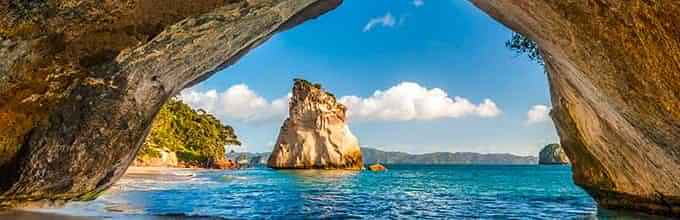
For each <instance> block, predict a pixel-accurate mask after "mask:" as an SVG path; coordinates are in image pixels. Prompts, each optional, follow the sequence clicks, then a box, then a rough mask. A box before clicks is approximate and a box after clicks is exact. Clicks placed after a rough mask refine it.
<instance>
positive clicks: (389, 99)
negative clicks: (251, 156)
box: [179, 82, 501, 122]
mask: <svg viewBox="0 0 680 220" xmlns="http://www.w3.org/2000/svg"><path fill="white" fill-rule="evenodd" d="M290 96H291V94H290V93H289V94H288V95H287V96H284V97H281V98H278V99H275V100H272V101H268V100H267V99H265V98H263V97H261V96H259V95H258V94H257V93H255V92H254V91H252V90H251V89H250V88H248V86H247V85H245V84H238V85H234V86H231V87H229V89H227V90H226V91H223V92H217V91H216V90H208V91H196V90H192V89H188V90H185V91H182V93H181V94H180V96H179V98H180V99H182V100H183V101H184V102H185V103H187V104H189V105H191V106H192V107H194V108H201V109H204V110H206V111H208V112H210V113H212V114H215V115H216V116H218V117H220V118H226V119H236V120H241V121H245V122H272V121H283V119H285V117H286V116H287V114H288V101H289V99H290ZM339 101H340V102H341V103H342V104H344V105H345V106H347V108H348V111H349V112H348V114H349V115H348V116H349V117H350V119H351V120H383V121H409V120H434V119H441V118H459V117H464V116H476V117H483V118H490V117H496V116H498V115H500V114H501V110H500V109H499V108H498V107H497V106H496V103H494V102H493V101H492V100H490V99H484V100H483V101H482V102H481V103H479V104H474V103H472V102H470V101H469V100H468V99H465V98H462V97H458V96H456V97H449V96H448V94H446V92H445V91H444V90H441V89H439V88H433V89H428V88H424V87H422V86H420V85H418V84H417V83H413V82H402V83H400V84H398V85H396V86H393V87H391V88H389V89H387V90H385V91H380V90H377V91H375V92H374V93H373V95H372V96H370V97H368V98H361V97H357V96H343V97H341V98H340V99H339Z"/></svg>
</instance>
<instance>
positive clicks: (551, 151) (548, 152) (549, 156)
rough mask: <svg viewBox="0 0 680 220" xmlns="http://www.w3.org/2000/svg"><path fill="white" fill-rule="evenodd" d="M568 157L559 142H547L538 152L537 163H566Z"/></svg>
mask: <svg viewBox="0 0 680 220" xmlns="http://www.w3.org/2000/svg"><path fill="white" fill-rule="evenodd" d="M568 163H569V158H568V157H567V154H566V153H564V149H562V146H560V145H559V144H548V145H546V146H545V147H543V149H542V150H541V152H540V153H538V164H568Z"/></svg>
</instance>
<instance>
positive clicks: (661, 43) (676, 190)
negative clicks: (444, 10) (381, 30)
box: [472, 0, 680, 215]
mask: <svg viewBox="0 0 680 220" xmlns="http://www.w3.org/2000/svg"><path fill="white" fill-rule="evenodd" d="M472 2H473V3H474V4H475V5H477V6H478V7H479V8H481V9H482V10H484V11H486V12H487V13H488V14H490V15H491V16H492V17H494V18H496V19H497V20H499V21H500V22H502V23H504V24H505V25H507V26H509V27H510V28H511V29H513V30H515V31H517V32H520V33H522V35H524V36H527V37H529V38H530V39H532V40H534V41H535V42H536V43H537V44H538V45H539V48H540V49H541V53H542V56H543V58H544V59H545V65H546V69H547V72H548V79H549V83H550V93H551V96H552V106H553V109H552V111H551V116H552V118H553V121H554V122H555V126H556V127H557V131H558V134H559V136H560V142H561V145H562V147H563V148H564V150H565V152H566V153H567V156H568V157H569V159H570V160H571V164H572V169H573V177H574V182H575V183H576V184H578V185H579V186H581V187H582V188H583V189H585V190H586V191H587V192H588V193H589V194H590V195H592V196H593V197H594V198H595V200H596V201H597V202H598V204H599V205H600V206H602V207H606V208H614V209H633V210H640V211H645V212H650V213H658V214H665V215H680V31H678V30H680V16H679V15H680V1H675V0H659V1H644V0H630V1H620V0H575V1H489V0H472Z"/></svg>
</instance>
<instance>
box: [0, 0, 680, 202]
mask: <svg viewBox="0 0 680 220" xmlns="http://www.w3.org/2000/svg"><path fill="white" fill-rule="evenodd" d="M470 1H471V2H473V3H474V4H475V5H476V6H477V7H479V8H480V9H482V10H484V11H485V12H486V13H488V14H489V15H491V16H492V17H494V18H495V19H497V20H498V21H500V22H501V23H503V24H505V25H507V26H509V27H510V28H511V29H513V30H515V31H518V32H521V33H522V34H524V35H525V36H528V37H529V38H531V39H533V40H535V41H536V42H537V43H538V44H539V46H540V48H541V49H542V51H541V52H542V54H543V57H544V58H545V61H546V67H547V70H548V78H549V81H550V90H551V96H552V102H553V107H554V108H553V111H552V113H551V114H552V117H553V120H554V121H555V124H556V126H557V130H558V133H559V135H560V139H561V142H562V145H563V146H564V148H565V150H566V152H567V154H568V156H569V158H572V164H573V170H574V179H575V181H576V183H577V184H578V185H580V186H581V187H583V188H584V189H586V191H588V192H589V193H590V194H591V195H592V196H593V197H594V198H595V199H596V200H597V201H598V203H599V204H600V205H601V206H604V207H610V208H623V209H634V210H642V211H647V212H653V213H660V214H668V215H678V214H680V101H679V100H680V32H678V30H680V27H679V26H678V25H680V16H678V15H680V3H678V2H677V1H672V0H662V1H643V0H631V1H618V0H573V1H510V0H495V1H491V0H470ZM340 3H341V0H204V1H183V0H170V1H163V4H159V2H158V1H152V0H127V1H121V2H116V3H111V2H92V1H47V0H37V1H14V2H5V3H0V15H1V16H2V17H0V43H1V44H0V122H2V123H0V151H1V152H2V154H1V155H0V204H1V205H2V206H14V205H21V204H23V203H26V202H30V201H34V200H48V201H63V200H71V199H91V198H94V197H95V196H96V195H97V193H98V192H101V191H102V190H104V189H106V188H107V187H109V186H110V185H111V184H112V183H113V182H114V181H115V180H117V179H118V178H119V177H120V176H121V175H122V173H123V172H124V171H125V169H126V168H127V166H128V165H129V164H130V162H131V161H132V159H133V157H134V155H135V153H136V151H137V150H138V149H139V145H140V144H141V141H142V140H143V138H144V136H145V134H146V132H147V130H148V126H149V124H150V122H151V119H152V118H153V117H154V115H155V114H156V112H157V111H158V109H159V108H160V105H161V104H162V103H163V102H164V101H165V100H166V99H167V98H168V97H170V96H172V95H173V94H175V93H177V92H178V91H180V90H181V89H182V88H185V87H187V86H190V85H192V84H194V83H197V82H200V81H201V80H203V79H205V78H207V77H209V76H210V75H211V74H212V73H214V72H216V71H218V70H220V69H223V68H226V67H227V66H229V65H230V64H232V63H234V62H235V61H236V60H238V58H239V57H241V56H242V55H243V54H245V53H246V52H247V51H248V50H249V49H251V48H253V47H255V46H257V45H258V44H260V43H261V42H263V41H264V40H266V39H268V38H269V37H270V36H271V35H272V34H274V33H276V32H279V31H282V30H285V29H287V28H291V27H293V26H295V25H297V24H300V23H302V22H303V21H305V20H307V19H310V18H313V17H316V16H318V15H321V14H323V13H325V12H327V11H329V10H332V9H333V8H335V7H336V6H337V5H338V4H340Z"/></svg>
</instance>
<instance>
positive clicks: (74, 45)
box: [0, 0, 340, 206]
mask: <svg viewBox="0 0 680 220" xmlns="http://www.w3.org/2000/svg"><path fill="white" fill-rule="evenodd" d="M339 3H340V0H228V1H225V0H205V1H184V0H167V1H152V0H126V1H85V0H69V1H59V0H55V1H47V0H35V1H2V2H0V152H2V153H1V154H0V174H1V175H0V206H16V205H19V204H23V203H30V202H33V201H46V202H49V201H55V202H59V201H65V200H72V199H80V200H88V199H93V198H94V197H95V196H96V195H98V194H99V192H101V191H103V190H105V189H106V188H108V187H109V186H111V184H112V183H113V182H114V181H116V180H117V179H118V178H120V177H121V175H122V174H123V173H124V172H125V170H126V168H127V167H128V165H130V164H131V162H132V161H133V159H134V157H135V154H136V152H137V151H138V150H139V147H140V145H141V144H142V142H143V140H144V137H145V136H146V134H147V132H148V130H149V127H150V124H151V122H152V120H153V118H154V116H155V115H156V113H157V112H158V110H159V109H160V108H161V105H162V104H163V103H165V101H166V100H167V99H168V98H169V97H172V96H174V95H175V94H177V93H178V92H179V91H180V90H181V89H183V88H185V87H187V86H190V85H192V84H195V83H197V82H199V81H201V80H203V79H205V78H207V77H209V76H210V75H212V74H213V73H214V72H216V71H218V70H220V69H223V68H226V67H227V66H229V65H231V64H233V63H234V62H236V61H237V60H238V59H239V58H240V57H241V56H243V55H244V54H245V53H246V52H248V51H249V50H250V49H252V48H254V47H256V46H257V45H259V44H260V43H262V42H263V41H265V40H267V39H268V38H269V37H271V36H272V35H273V34H274V33H277V32H279V31H283V30H286V29H288V28H291V27H293V26H295V25H297V24H300V23H302V22H303V21H305V20H307V19H310V18H313V17H316V16H318V15H320V14H323V13H325V12H326V11H329V10H331V9H333V8H335V7H336V6H337V5H338V4H339Z"/></svg>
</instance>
